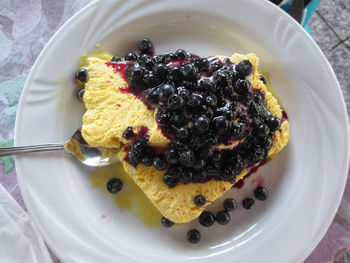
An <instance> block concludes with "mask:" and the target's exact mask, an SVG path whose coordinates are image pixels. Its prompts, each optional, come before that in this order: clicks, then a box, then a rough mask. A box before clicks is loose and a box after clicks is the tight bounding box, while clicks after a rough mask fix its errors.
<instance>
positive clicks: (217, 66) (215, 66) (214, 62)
mask: <svg viewBox="0 0 350 263" xmlns="http://www.w3.org/2000/svg"><path fill="white" fill-rule="evenodd" d="M210 65H211V71H212V72H215V71H217V70H219V69H221V67H222V63H221V62H220V61H219V60H217V59H214V60H212V61H211V62H210Z"/></svg>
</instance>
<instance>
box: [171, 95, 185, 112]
mask: <svg viewBox="0 0 350 263" xmlns="http://www.w3.org/2000/svg"><path fill="white" fill-rule="evenodd" d="M184 103H185V100H184V99H183V98H182V97H181V96H180V95H179V94H173V95H171V96H170V97H169V99H168V107H169V109H171V110H178V109H181V108H182V107H183V105H184Z"/></svg>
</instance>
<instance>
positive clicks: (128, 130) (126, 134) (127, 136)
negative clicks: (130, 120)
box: [122, 126, 135, 140]
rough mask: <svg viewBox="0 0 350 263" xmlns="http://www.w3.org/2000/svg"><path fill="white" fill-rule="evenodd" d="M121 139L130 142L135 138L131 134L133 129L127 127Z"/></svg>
mask: <svg viewBox="0 0 350 263" xmlns="http://www.w3.org/2000/svg"><path fill="white" fill-rule="evenodd" d="M122 136H123V138H125V139H126V140H132V139H134V138H135V134H134V132H133V129H132V127H131V126H129V127H128V128H126V129H125V130H124V132H123V135H122Z"/></svg>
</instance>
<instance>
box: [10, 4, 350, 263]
mask: <svg viewBox="0 0 350 263" xmlns="http://www.w3.org/2000/svg"><path fill="white" fill-rule="evenodd" d="M103 1H104V0H93V1H92V2H90V3H89V4H87V5H86V6H85V7H83V8H82V9H80V10H79V11H78V12H76V13H75V14H74V15H72V16H71V17H70V18H69V19H67V21H65V23H63V24H62V25H61V26H60V28H59V29H58V30H57V31H56V32H55V34H54V35H53V36H52V37H51V38H50V40H49V41H48V42H47V43H46V44H45V46H44V48H43V49H42V50H41V52H40V54H39V56H38V57H37V58H36V60H35V62H34V64H33V66H32V67H31V70H30V73H29V74H28V76H27V78H26V81H25V84H24V87H23V90H22V93H21V96H20V100H19V102H18V108H17V113H16V121H15V131H14V145H15V146H17V145H18V140H19V135H18V134H19V127H20V126H21V124H20V122H21V120H22V112H23V107H24V104H25V103H24V99H25V96H26V94H27V93H28V91H29V87H30V83H31V82H32V78H33V74H34V73H33V72H35V69H36V67H37V66H38V64H39V62H40V60H41V58H42V57H43V56H44V55H45V53H46V52H47V50H48V49H50V48H51V46H52V45H53V42H54V41H55V39H56V38H57V37H59V36H60V35H61V34H62V32H64V31H65V30H66V29H67V27H68V26H69V24H70V23H72V22H74V21H75V20H76V19H78V18H79V17H80V16H81V15H82V14H84V13H86V12H87V11H88V10H89V9H91V8H93V7H94V6H95V5H98V4H99V3H102V2H103ZM143 1H144V0H143ZM251 1H256V0H251ZM149 2H150V3H151V2H157V1H156V0H152V1H149ZM265 4H268V5H270V6H271V8H276V9H280V8H279V7H277V6H275V5H274V4H272V3H271V2H269V1H268V0H265ZM279 11H280V14H281V15H282V14H283V16H285V18H287V19H288V20H289V22H288V23H289V24H290V23H292V24H294V26H297V27H298V31H300V30H301V31H303V33H302V34H303V35H304V37H306V38H307V39H308V41H309V42H310V41H311V42H312V45H313V47H314V48H316V49H317V53H318V55H320V56H321V57H322V60H323V62H324V63H325V66H326V67H327V71H328V72H329V73H330V76H331V77H332V79H333V81H335V83H336V86H337V87H336V88H334V90H336V92H337V93H338V94H337V96H340V98H341V102H340V101H339V103H340V104H341V108H342V113H343V114H344V116H343V117H344V118H342V119H343V121H344V123H345V127H344V128H345V130H346V134H347V136H346V138H345V141H346V145H347V156H346V163H347V167H348V168H347V170H346V171H344V173H345V176H343V177H342V178H343V182H342V189H341V191H340V192H339V194H338V195H337V200H336V202H335V204H336V205H334V206H333V207H334V208H333V210H332V213H330V216H329V217H328V218H327V220H325V221H324V223H323V224H322V228H321V229H322V231H319V232H318V235H316V237H315V238H314V240H313V241H314V242H313V244H311V245H309V248H308V249H305V250H304V253H302V254H301V255H302V256H301V258H300V260H301V261H303V260H305V259H306V258H307V257H308V256H309V255H310V254H311V253H312V251H313V250H314V249H315V248H316V246H317V245H318V244H319V242H320V241H321V240H322V238H323V237H324V235H325V234H326V232H327V230H328V228H329V226H330V225H331V223H332V221H333V219H334V217H335V215H336V212H337V211H338V208H339V205H340V202H341V200H342V197H343V194H344V190H345V186H346V181H347V177H348V173H349V163H350V132H349V129H350V128H349V127H350V126H349V122H348V119H347V111H346V104H345V101H344V96H343V93H342V91H341V88H340V85H339V82H338V80H337V78H336V75H335V73H334V71H333V69H332V67H331V65H330V63H329V61H328V60H327V58H326V57H325V55H324V53H323V52H322V50H321V48H320V47H319V46H318V45H317V43H316V42H315V40H314V39H313V38H312V37H311V36H310V35H309V34H307V32H306V31H305V30H304V29H303V28H302V26H301V25H300V24H298V23H297V22H296V21H295V20H294V19H293V18H292V17H290V16H289V15H288V14H286V13H284V12H283V11H282V10H279ZM300 33H301V32H300ZM14 160H15V164H16V166H15V168H16V174H17V178H18V183H19V187H20V190H21V194H22V196H23V200H24V203H25V205H26V207H27V210H28V214H29V215H31V214H32V208H31V205H30V202H28V201H26V200H28V197H26V196H27V194H28V193H27V192H26V190H25V187H24V183H23V181H22V175H20V174H21V172H20V170H21V169H20V167H21V162H20V157H16V156H15V157H14ZM31 217H32V216H31ZM32 218H33V217H32ZM33 222H34V223H37V222H35V221H34V220H33ZM36 225H37V227H38V228H39V229H41V226H40V225H38V224H36ZM40 232H41V231H40ZM42 235H43V234H42ZM43 236H44V235H43ZM45 242H46V243H48V244H50V245H49V247H50V249H51V250H53V251H54V252H55V255H56V256H57V257H59V258H60V259H62V260H63V259H64V257H63V255H62V253H60V252H59V251H58V250H57V248H56V246H55V245H54V244H51V241H48V240H45Z"/></svg>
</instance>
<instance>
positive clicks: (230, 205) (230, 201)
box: [224, 198, 237, 212]
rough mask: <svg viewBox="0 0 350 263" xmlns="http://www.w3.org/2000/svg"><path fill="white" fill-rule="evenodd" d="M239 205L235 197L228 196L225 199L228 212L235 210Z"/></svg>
mask: <svg viewBox="0 0 350 263" xmlns="http://www.w3.org/2000/svg"><path fill="white" fill-rule="evenodd" d="M236 207H237V203H236V201H235V200H234V199H232V198H227V199H226V200H225V201H224V209H225V210H226V211H227V212H231V211H233V210H235V209H236Z"/></svg>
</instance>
